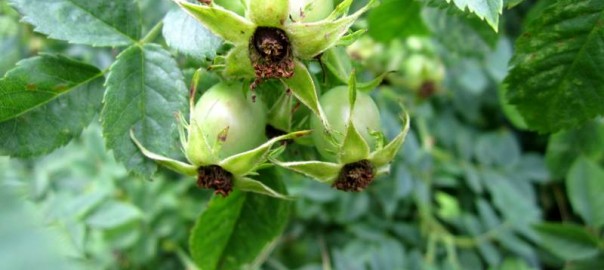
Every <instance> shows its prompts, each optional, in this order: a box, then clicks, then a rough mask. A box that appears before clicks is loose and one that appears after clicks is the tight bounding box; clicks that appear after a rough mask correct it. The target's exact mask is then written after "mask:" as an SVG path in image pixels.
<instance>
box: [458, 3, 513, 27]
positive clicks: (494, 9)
mask: <svg viewBox="0 0 604 270" xmlns="http://www.w3.org/2000/svg"><path fill="white" fill-rule="evenodd" d="M446 1H447V3H451V0H446ZM453 3H454V4H455V6H456V7H457V8H459V9H460V10H462V11H466V10H468V11H469V12H472V13H474V14H476V16H478V18H480V19H481V20H485V21H486V22H487V23H488V24H489V25H490V26H491V28H493V30H495V32H497V31H498V28H499V14H501V13H502V12H503V0H453Z"/></svg>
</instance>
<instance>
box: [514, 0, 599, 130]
mask: <svg viewBox="0 0 604 270" xmlns="http://www.w3.org/2000/svg"><path fill="white" fill-rule="evenodd" d="M603 24H604V2H603V1H600V0H587V1H574V0H561V1H557V2H556V3H554V4H552V5H550V6H549V7H548V8H547V9H546V10H544V11H543V13H542V15H541V16H539V17H537V18H535V19H534V20H533V21H531V22H530V23H529V24H528V26H526V30H525V32H524V34H523V35H521V36H520V37H519V38H518V39H517V41H516V52H515V55H514V58H513V59H512V65H511V66H512V69H511V71H510V74H509V76H508V77H507V78H506V80H505V81H506V83H507V84H508V89H509V92H508V98H509V99H510V102H511V103H512V104H515V105H516V106H517V108H518V109H519V110H520V112H521V113H522V115H523V116H524V119H525V120H526V123H527V124H528V126H529V128H530V129H534V130H538V131H540V132H554V131H558V130H561V129H565V128H569V127H573V126H576V125H578V124H580V123H583V122H585V121H586V120H589V119H592V118H594V117H595V116H597V115H602V114H603V113H604V91H603V90H602V85H604V73H602V70H601V67H602V66H604V43H602V39H603V38H604V27H602V25H603Z"/></svg>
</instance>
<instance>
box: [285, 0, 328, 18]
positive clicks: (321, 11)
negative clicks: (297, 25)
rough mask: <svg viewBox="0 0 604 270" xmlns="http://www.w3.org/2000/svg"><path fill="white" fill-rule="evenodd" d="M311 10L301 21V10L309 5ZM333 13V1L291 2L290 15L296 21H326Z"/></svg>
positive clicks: (300, 0) (307, 0)
mask: <svg viewBox="0 0 604 270" xmlns="http://www.w3.org/2000/svg"><path fill="white" fill-rule="evenodd" d="M309 3H310V4H311V5H312V6H310V8H309V9H308V10H307V11H306V12H304V18H302V19H300V10H302V9H304V7H305V6H306V5H308V4H309ZM332 11H333V0H290V1H289V14H290V15H291V18H292V19H293V20H294V21H302V22H316V21H320V20H322V19H325V18H326V17H327V16H329V14H330V13H331V12H332Z"/></svg>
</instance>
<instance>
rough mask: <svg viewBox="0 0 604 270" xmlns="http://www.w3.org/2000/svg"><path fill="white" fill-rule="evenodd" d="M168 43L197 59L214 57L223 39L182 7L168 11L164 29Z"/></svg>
mask: <svg viewBox="0 0 604 270" xmlns="http://www.w3.org/2000/svg"><path fill="white" fill-rule="evenodd" d="M162 33H163V36H164V38H165V39H166V43H168V46H170V47H171V48H174V49H176V50H177V51H179V52H181V53H183V54H186V55H188V56H192V57H194V58H196V59H201V60H203V59H205V58H214V56H216V50H218V48H219V47H220V46H221V45H222V40H221V39H220V38H219V37H217V36H215V35H214V34H212V32H210V31H209V30H208V29H206V28H205V27H204V26H203V25H202V24H200V23H199V22H198V21H196V20H195V19H194V18H193V17H191V16H189V15H188V14H186V13H185V12H184V11H183V10H182V9H176V10H172V11H170V12H168V14H166V17H165V18H164V28H163V30H162Z"/></svg>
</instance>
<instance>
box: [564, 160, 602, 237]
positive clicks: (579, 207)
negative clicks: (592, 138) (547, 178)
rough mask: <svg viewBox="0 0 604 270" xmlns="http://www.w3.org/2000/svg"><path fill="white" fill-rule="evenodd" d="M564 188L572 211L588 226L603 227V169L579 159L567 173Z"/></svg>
mask: <svg viewBox="0 0 604 270" xmlns="http://www.w3.org/2000/svg"><path fill="white" fill-rule="evenodd" d="M566 186H567V187H568V197H569V200H570V203H571V205H572V206H573V210H575V212H577V213H578V214H579V215H580V216H581V217H582V218H583V220H584V221H585V222H586V223H587V224H589V225H592V226H594V227H601V226H602V225H604V211H602V209H604V196H603V194H604V169H602V168H601V167H599V166H598V164H597V163H595V162H593V161H591V160H589V159H587V158H585V157H580V158H578V159H577V161H575V163H574V164H573V166H572V167H571V169H570V171H569V172H568V176H567V177H566Z"/></svg>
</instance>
